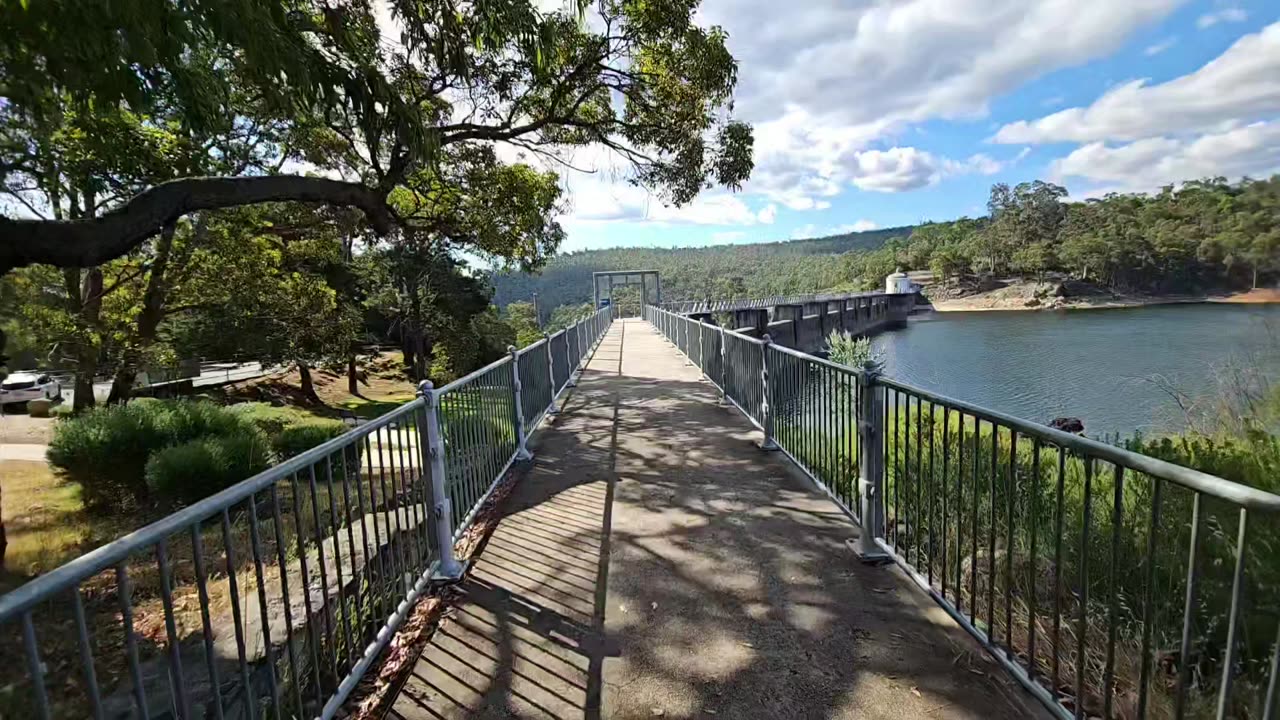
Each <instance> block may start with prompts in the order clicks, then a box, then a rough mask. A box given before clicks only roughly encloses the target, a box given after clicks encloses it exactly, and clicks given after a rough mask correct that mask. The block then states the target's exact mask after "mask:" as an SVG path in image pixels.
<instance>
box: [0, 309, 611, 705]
mask: <svg viewBox="0 0 1280 720" xmlns="http://www.w3.org/2000/svg"><path fill="white" fill-rule="evenodd" d="M612 319H613V313H612V310H611V309H608V308H603V309H600V310H598V311H596V312H594V313H592V314H591V315H589V316H588V317H586V318H583V319H582V320H581V321H579V322H578V323H576V324H574V325H572V326H570V327H568V328H565V329H563V330H561V331H559V332H557V333H556V334H554V335H553V336H551V338H541V339H539V340H538V341H536V342H534V343H531V344H530V345H529V346H528V347H526V348H524V350H523V351H516V350H515V349H514V348H510V349H509V351H508V353H507V354H506V355H504V356H503V357H502V358H500V359H498V360H495V361H494V362H491V363H489V364H487V365H486V366H484V367H483V368H480V369H478V370H476V371H474V372H471V373H468V374H467V375H465V376H463V377H461V378H458V379H457V380H454V381H453V382H450V383H448V384H446V385H444V386H443V387H441V388H438V389H436V388H433V387H432V385H431V383H430V382H424V383H423V384H422V385H421V386H420V388H419V395H418V397H417V398H415V399H413V400H411V401H410V402H408V403H405V404H404V405H401V406H400V407H397V408H395V409H393V410H391V411H390V412H388V413H386V414H384V415H382V416H381V417H378V418H376V419H374V420H372V421H370V422H367V423H365V424H364V425H361V426H358V427H356V428H354V429H352V430H349V431H347V432H344V433H343V434H342V435H341V436H339V437H337V438H334V439H332V440H329V441H327V442H325V443H323V444H321V445H319V446H317V447H314V448H311V449H309V450H307V451H305V452H302V453H299V454H298V455H297V456H295V457H292V458H290V459H288V460H286V461H284V462H282V463H280V464H278V465H275V466H274V467H271V468H268V469H267V470H265V471H263V472H261V473H257V474H255V475H253V476H252V477H249V478H247V479H245V480H242V481H240V482H238V483H236V484H234V485H232V486H231V487H227V488H225V489H223V490H221V491H219V492H216V493H214V494H213V495H210V496H209V497H206V498H203V499H200V500H198V501H196V502H194V503H193V504H192V505H190V506H188V507H185V508H182V509H180V510H177V511H176V512H173V513H171V514H169V515H167V516H165V517H163V518H161V519H159V520H156V521H155V522H152V523H149V524H147V525H146V526H144V527H142V528H139V529H137V530H135V531H133V532H130V533H128V534H126V535H124V536H122V537H120V538H117V539H116V540H113V541H111V542H109V543H107V544H105V545H103V546H101V547H98V548H96V549H94V550H91V551H89V552H88V553H85V554H84V555H82V556H80V557H78V558H75V559H73V560H71V561H69V562H67V563H65V564H63V565H61V566H60V567H57V568H55V569H53V570H51V571H49V572H47V573H44V574H43V575H41V576H40V577H37V578H34V579H32V580H31V581H30V582H28V583H26V584H24V585H22V586H21V587H19V588H17V589H15V590H13V591H12V592H9V593H6V594H5V595H3V596H0V625H7V624H8V623H14V624H15V625H18V626H20V628H21V635H22V637H23V643H22V648H21V649H20V651H19V652H21V653H22V654H23V655H24V656H25V659H26V663H25V666H23V665H21V664H19V665H17V666H15V667H13V668H11V669H6V672H7V673H8V674H5V675H3V677H0V683H4V684H6V685H8V686H9V687H11V688H17V690H16V691H15V692H16V693H17V695H16V696H15V700H17V701H21V700H23V699H24V698H29V699H30V701H31V704H30V706H19V707H22V708H23V709H24V710H29V712H28V713H27V714H25V715H24V716H31V717H38V718H49V717H51V715H52V714H53V712H52V711H53V709H54V705H55V704H57V705H58V714H59V715H65V714H68V713H70V714H72V715H76V716H81V715H86V716H87V715H94V716H97V715H101V714H102V713H103V707H104V698H105V700H106V701H107V703H108V704H112V703H115V702H130V701H131V702H132V703H133V705H134V710H135V712H136V713H138V714H141V715H147V714H148V713H149V712H150V713H151V714H154V713H155V712H158V710H156V709H155V708H158V707H159V706H160V705H161V704H163V705H165V706H166V707H173V708H175V709H176V711H177V712H178V713H179V714H180V715H182V716H183V717H206V716H215V715H216V716H219V717H221V716H222V715H223V714H224V712H223V706H224V705H228V704H232V703H234V704H236V705H239V704H240V703H241V702H242V701H243V703H244V705H245V708H244V710H245V711H246V712H248V713H253V712H254V710H253V708H254V707H255V706H259V705H261V704H262V703H263V702H266V703H268V704H269V707H266V708H263V709H262V710H261V711H262V712H265V713H267V714H270V715H272V716H280V717H283V716H286V715H290V716H292V715H297V714H307V715H311V714H313V713H314V712H315V711H314V710H313V709H308V708H309V705H308V703H309V702H310V701H309V700H308V702H307V703H304V702H303V701H302V695H304V694H305V695H306V696H307V697H308V698H310V697H311V696H312V694H313V693H314V694H315V696H316V697H317V698H318V699H319V700H321V702H322V703H323V707H322V708H321V709H320V717H321V718H322V719H324V720H328V719H330V718H332V717H334V716H335V715H336V714H337V713H338V712H339V710H340V708H341V705H342V703H343V702H344V701H345V699H346V697H347V696H348V695H349V694H350V693H351V692H352V690H353V689H354V688H355V686H356V684H357V683H358V682H359V680H360V677H361V676H362V675H363V674H364V673H365V672H366V671H367V670H368V669H369V668H370V667H372V666H373V664H374V662H375V661H376V659H377V657H378V655H379V653H381V652H382V650H383V649H384V648H385V647H386V645H387V643H388V642H389V641H390V639H391V637H392V636H393V635H394V633H395V632H396V631H397V629H398V628H399V626H400V624H401V623H402V622H403V621H404V619H405V618H406V617H407V616H408V613H409V611H410V608H411V606H412V604H413V603H414V601H415V600H416V599H417V598H418V597H419V596H421V595H422V594H423V593H425V592H426V591H427V589H428V587H429V586H430V585H431V584H432V583H439V582H452V581H456V580H458V579H459V578H460V577H461V575H462V572H463V568H464V566H463V564H462V563H460V562H459V561H458V559H457V558H456V557H454V543H455V541H456V540H457V539H458V537H459V536H460V534H461V533H462V532H463V531H464V530H465V529H466V527H467V525H468V524H469V523H470V522H472V520H473V519H474V518H475V517H477V516H478V513H479V511H480V509H481V508H482V507H483V506H484V504H485V502H486V500H487V499H488V498H490V497H491V496H492V495H493V493H494V491H495V489H496V488H497V487H498V486H499V484H500V482H501V481H502V479H503V477H504V476H505V475H506V471H507V469H508V468H510V467H511V465H512V464H513V463H514V462H516V461H518V460H527V459H529V458H530V457H531V455H530V453H529V451H528V449H527V445H526V443H527V440H528V436H529V435H530V434H531V433H532V432H534V431H535V430H536V429H537V424H538V423H540V422H541V419H542V418H544V417H546V416H547V415H549V414H551V413H554V412H555V408H556V399H557V398H558V397H560V396H561V395H562V394H563V393H565V392H566V391H567V389H568V388H569V387H572V386H573V378H574V376H575V375H576V373H577V372H578V371H579V370H581V369H582V368H583V367H584V366H585V361H586V359H587V357H588V356H589V355H590V353H591V352H593V351H594V350H595V348H596V347H597V346H598V345H599V342H600V341H601V339H602V338H603V337H604V335H605V333H606V332H607V330H608V328H609V325H610V323H611V322H612ZM538 350H541V351H542V352H537V351H538ZM526 385H527V387H526ZM522 388H523V389H522ZM322 488H323V492H321V489H322ZM290 502H291V503H292V507H289V503H290ZM304 506H308V507H306V508H305V510H306V511H305V512H303V507H304ZM324 506H327V507H324ZM219 516H221V525H220V526H219V523H218V522H216V520H215V519H216V518H218V517H219ZM209 520H215V522H208V521H209ZM233 528H234V529H233ZM371 529H372V533H370V530H371ZM219 530H221V535H218V532H219ZM455 530H456V531H455ZM246 533H247V534H248V536H249V537H248V538H246V537H245V535H246ZM245 542H250V543H251V544H250V545H249V547H248V548H246V547H245V546H244V544H243V543H245ZM180 547H181V548H182V549H181V550H180V551H181V552H186V550H187V549H189V550H190V552H191V561H190V562H191V563H192V566H191V567H190V570H194V578H193V577H192V576H191V575H189V574H187V572H186V571H184V575H183V577H182V579H181V580H179V579H178V578H177V577H175V575H174V572H173V569H174V568H175V567H176V566H177V563H176V562H175V559H177V557H176V556H174V555H171V553H172V552H174V551H179V548H180ZM206 550H207V551H208V552H206ZM273 551H274V552H273ZM273 555H274V557H273ZM149 564H152V565H149ZM137 566H143V568H144V572H141V573H139V572H137V571H135V570H134V568H135V567H137ZM111 569H114V570H115V574H116V577H115V580H116V584H115V587H116V588H117V590H116V591H115V596H116V597H115V603H118V605H119V607H118V608H115V609H114V613H115V614H113V613H112V611H111V610H108V609H107V608H105V607H104V606H103V605H102V603H100V602H98V603H94V604H92V605H91V604H90V603H89V602H88V601H87V600H85V599H84V598H82V595H83V594H84V593H85V588H86V584H87V583H89V582H91V581H92V580H93V578H94V577H95V576H97V575H99V574H100V573H102V572H104V571H109V570H111ZM157 571H158V572H157ZM131 573H135V576H136V577H138V578H142V577H146V578H147V580H146V582H147V583H148V586H147V595H148V596H150V595H151V593H155V594H157V595H159V596H160V598H161V601H162V602H163V610H164V628H163V632H164V640H163V641H161V640H159V639H157V640H156V644H157V646H159V647H161V648H163V649H164V653H163V654H165V655H167V656H168V657H167V661H165V660H164V659H163V658H157V660H160V661H164V662H165V666H166V669H167V671H168V675H169V678H170V682H169V683H168V684H167V691H168V696H167V697H161V694H162V693H164V692H165V691H166V688H165V687H154V688H153V687H150V686H148V685H145V684H144V683H142V682H140V680H139V678H141V677H142V676H143V674H144V672H146V673H149V672H151V670H150V669H147V670H145V671H144V670H143V658H142V657H141V656H140V654H139V652H138V643H137V638H136V634H137V632H138V631H137V630H136V629H135V628H134V625H133V612H134V604H135V602H136V600H135V597H134V592H133V591H132V589H131V588H132V586H133V583H132V582H131V580H130V574H131ZM267 578H270V582H268V580H267ZM317 580H318V582H317ZM331 580H332V582H330V581H331ZM192 584H195V585H196V588H194V589H193V588H192V587H191V585H192ZM152 585H158V586H159V587H152ZM215 585H216V586H218V587H222V588H225V589H226V591H227V592H228V593H229V594H230V600H231V602H230V604H229V606H226V607H223V606H213V605H211V601H210V597H211V593H210V592H209V589H210V587H213V586H215ZM241 589H242V590H243V592H241ZM179 592H181V593H183V595H184V596H186V595H188V594H190V595H195V596H196V597H197V599H198V601H199V610H200V620H199V622H198V623H196V624H194V625H192V624H189V623H186V622H182V623H180V622H178V618H177V616H176V612H177V610H176V609H175V608H178V609H180V608H179V605H180V604H178V603H175V602H174V600H175V597H176V596H177V594H178V593H179ZM299 595H301V596H302V597H301V598H299V597H298V596H299ZM255 596H256V597H255ZM55 599H56V600H65V601H69V602H60V603H50V602H48V601H50V600H55ZM106 599H108V600H110V595H107V597H106ZM255 599H256V601H257V603H256V604H257V608H252V605H253V603H254V600H255ZM242 601H243V602H242ZM299 601H301V602H302V604H303V605H305V607H302V606H299ZM243 604H247V605H248V606H249V608H251V609H242V605H243ZM271 606H275V607H278V608H279V610H281V611H282V612H283V615H284V617H283V618H280V617H278V616H275V615H274V613H273V612H272V610H271V609H270V608H271ZM46 610H48V611H49V612H52V613H55V614H58V613H70V612H71V611H72V610H74V611H75V617H74V618H72V621H73V622H72V623H71V629H72V633H73V636H75V637H77V638H78V641H79V649H80V653H79V659H80V662H79V663H77V662H76V661H75V658H74V657H73V656H74V655H75V648H74V647H70V646H67V645H65V644H60V645H58V646H56V647H52V648H50V647H49V646H47V645H46V646H45V647H44V648H42V646H41V641H42V640H45V641H46V642H47V638H43V637H42V636H43V635H46V634H53V633H55V632H56V633H61V632H63V629H62V628H63V627H64V625H66V623H64V622H62V620H63V618H61V617H58V618H51V620H54V621H58V623H57V625H56V628H57V629H56V630H54V629H52V626H50V625H49V624H46V623H45V622H44V621H43V620H42V621H41V622H40V623H37V622H36V620H35V618H37V617H39V618H44V616H45V612H46ZM87 611H88V612H87ZM89 612H92V613H93V616H92V618H87V617H86V615H88V614H89ZM246 612H248V613H250V615H249V616H248V618H252V617H254V616H256V617H258V618H260V619H259V620H258V621H256V622H253V621H251V620H250V619H248V618H246V617H243V616H244V613H246ZM227 613H230V614H231V617H230V618H228V617H225V616H226V614H227ZM299 616H301V617H302V619H301V622H295V620H296V619H298V617H299ZM112 618H114V620H113V619H112ZM317 618H324V620H323V622H322V623H321V622H320V621H319V620H317ZM90 619H91V620H92V622H93V623H94V625H93V626H94V627H95V629H96V628H97V627H98V626H100V625H101V624H102V623H106V624H107V625H110V626H111V627H112V628H115V629H116V630H118V631H121V632H122V633H123V635H124V637H125V640H126V642H125V646H124V647H123V648H104V647H95V646H94V643H93V640H92V639H91V638H90V635H89V632H88V627H90V625H89V624H88V623H87V622H86V621H87V620H90ZM321 625H323V626H321ZM13 629H14V627H13V626H9V630H13ZM304 629H305V632H306V633H307V635H308V640H309V641H308V642H306V643H297V642H295V639H296V638H295V635H296V634H297V633H299V632H302V631H304ZM232 632H234V633H235V641H236V646H237V648H238V649H239V657H238V659H239V674H238V676H236V673H235V670H234V668H233V667H230V666H226V667H223V666H224V665H225V664H224V663H223V662H222V661H221V660H220V659H219V658H218V657H216V656H215V650H214V645H215V637H222V636H223V634H227V635H229V634H230V633H232ZM249 633H254V634H258V636H257V637H252V636H248V637H247V635H248V634H249ZM200 636H203V640H204V643H203V646H202V645H201V644H200V643H199V642H197V641H196V639H197V638H198V637H200ZM317 636H322V639H321V640H317ZM225 639H226V638H224V640H225ZM187 640H191V642H187ZM201 649H203V651H204V652H203V654H202V655H201V654H200V650H201ZM46 650H47V651H48V653H49V657H48V658H47V659H46V658H43V657H42V656H41V655H42V653H43V652H45V651H46ZM95 654H98V655H99V658H98V659H97V661H101V660H102V659H103V658H109V659H110V660H111V661H113V662H115V663H116V664H119V665H123V664H125V663H127V664H128V673H127V674H123V675H121V676H123V677H126V678H127V679H126V680H124V681H121V680H118V677H117V675H116V674H115V673H112V675H110V676H103V677H109V683H110V684H109V685H108V686H105V687H104V686H101V685H100V684H99V675H98V674H97V673H96V672H95V669H94V667H95V658H94V655H95ZM308 654H309V655H310V658H308V657H306V656H307V655H308ZM339 655H342V657H341V658H340V657H339ZM184 656H185V657H184ZM298 656H302V657H301V658H300V657H298ZM234 659H235V658H233V660H234ZM146 662H148V663H150V662H152V660H151V658H149V657H148V658H146ZM285 663H287V666H286V665H285ZM193 665H203V670H207V672H208V674H209V679H210V682H209V683H208V684H207V686H205V685H201V686H199V687H194V686H191V684H190V683H188V682H187V679H186V678H187V677H188V676H187V675H186V671H187V670H191V671H193V672H195V671H194V670H193V669H192V666H193ZM231 665H234V663H231ZM325 665H329V666H330V668H329V670H328V672H327V673H326V675H325V676H324V677H322V676H321V675H320V674H319V673H320V672H322V671H323V668H322V666H325ZM251 666H252V667H253V670H252V671H250V667H251ZM220 668H221V669H220ZM300 668H301V670H302V672H299V669H300ZM23 669H25V671H26V679H27V680H29V683H28V684H27V685H26V686H25V687H24V686H23V685H22V683H20V682H17V683H10V682H9V681H10V680H11V679H16V678H11V677H10V675H11V674H14V673H19V672H21V671H22V670H23ZM260 669H262V670H265V672H261V673H260V672H259V670H260ZM308 669H314V670H316V671H317V672H315V673H314V674H313V673H310V672H308ZM344 672H345V673H346V674H345V675H344V674H343V673H344ZM219 673H228V675H227V676H226V677H223V678H222V680H220V679H219ZM46 676H48V678H49V679H48V680H46ZM223 680H225V681H226V683H230V685H231V686H234V688H235V689H234V690H230V691H225V692H227V696H226V697H223V693H222V692H218V689H219V688H225V687H228V685H227V684H226V683H223V682H222V681H223ZM264 680H265V681H266V683H267V684H268V685H269V687H266V688H264V687H263V686H262V684H263V681H264ZM286 681H288V682H286ZM70 684H77V685H78V686H79V687H81V688H83V689H84V693H83V694H82V695H80V694H74V695H75V697H76V699H68V698H67V697H64V695H65V694H61V693H60V694H54V695H53V700H52V701H51V699H50V697H51V696H50V689H52V688H59V689H60V688H62V687H64V685H70ZM268 691H269V695H268ZM11 694H12V693H11ZM66 703H71V705H70V706H66ZM80 704H87V705H88V706H90V707H91V708H92V710H93V712H92V713H91V712H89V708H88V707H83V706H78V705H80ZM215 710H216V712H214V711H215ZM112 712H115V711H114V710H113V711H112Z"/></svg>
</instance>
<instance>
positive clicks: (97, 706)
mask: <svg viewBox="0 0 1280 720" xmlns="http://www.w3.org/2000/svg"><path fill="white" fill-rule="evenodd" d="M198 559H199V556H197V560H198ZM197 567H199V565H198V563H197ZM201 587H202V588H203V587H204V586H203V585H201ZM71 607H72V610H73V611H74V613H75V621H76V638H77V641H78V644H79V646H80V667H81V671H82V672H83V673H84V683H85V688H86V691H87V692H88V693H89V703H90V704H91V705H92V706H93V717H94V720H102V718H103V714H102V692H101V690H100V689H99V687H98V673H97V670H96V669H95V668H94V665H93V647H92V645H91V642H90V640H89V625H88V623H86V622H85V617H84V601H83V600H82V599H81V598H80V586H79V585H77V586H75V587H73V588H72V589H71ZM204 607H205V608H206V609H205V632H206V635H205V637H206V639H207V638H208V627H209V620H208V610H207V608H208V605H207V604H205V606H204ZM205 649H206V651H207V652H209V653H212V645H211V644H210V645H206V647H205ZM209 657H210V662H212V655H211V654H210V656H209ZM209 677H211V678H214V687H217V677H218V676H217V674H216V673H215V672H213V671H212V670H210V673H209ZM217 708H218V716H217V717H218V720H221V719H222V700H221V699H219V700H218V702H217Z"/></svg>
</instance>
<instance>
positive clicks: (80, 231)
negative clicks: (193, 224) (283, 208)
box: [0, 175, 393, 274]
mask: <svg viewBox="0 0 1280 720" xmlns="http://www.w3.org/2000/svg"><path fill="white" fill-rule="evenodd" d="M285 201H292V202H315V203H325V204H328V205H342V206H349V207H355V208H359V209H360V210H362V211H364V214H365V215H366V216H367V217H368V219H369V224H370V225H371V226H372V227H373V229H374V231H375V232H377V233H378V234H380V235H384V234H386V233H388V232H390V231H391V226H392V224H393V215H392V212H391V209H390V208H389V207H388V206H387V203H386V196H385V195H384V194H383V193H381V192H379V191H378V190H375V189H374V188H371V187H368V186H366V185H362V184H360V183H349V182H341V181H338V180H329V179H327V178H317V177H303V176H299V175H275V176H265V177H207V178H183V179H180V180H172V181H170V182H166V183H161V184H159V185H156V186H155V187H152V188H151V189H149V190H146V191H145V192H143V193H141V194H139V195H137V196H136V197H134V198H133V199H132V200H130V201H129V202H128V203H127V204H125V205H123V206H121V207H119V208H117V209H115V210H112V211H111V212H108V213H104V214H103V215H101V216H99V217H95V218H89V219H82V220H11V219H7V218H0V274H3V273H5V272H8V271H9V270H12V269H14V268H18V267H24V266H26V265H31V264H33V263H45V264H48V265H55V266H58V267H90V266H93V265H100V264H102V263H104V262H106V261H108V260H112V259H114V258H117V257H120V256H121V255H124V254H125V253H127V252H129V251H130V250H132V249H133V248H135V247H137V246H138V245H140V244H141V243H142V242H143V241H145V240H147V239H148V238H150V237H152V236H154V235H156V234H157V233H159V232H160V230H161V228H163V227H164V226H165V225H167V224H169V223H172V222H175V221H177V220H178V219H179V218H181V217H182V216H183V215H186V214H187V213H191V212H195V211H197V210H215V209H219V208H229V207H238V206H241V205H253V204H257V203H264V202H285Z"/></svg>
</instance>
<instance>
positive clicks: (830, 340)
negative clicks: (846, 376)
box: [827, 330, 880, 369]
mask: <svg viewBox="0 0 1280 720" xmlns="http://www.w3.org/2000/svg"><path fill="white" fill-rule="evenodd" d="M827 354H828V356H829V357H830V358H831V362H834V363H839V364H841V365H847V366H849V367H853V368H859V369H860V368H861V367H862V366H863V365H864V364H866V363H867V362H868V361H870V362H875V363H879V362H880V358H879V356H878V355H877V354H876V353H874V352H872V350H871V340H870V339H868V338H865V337H860V338H855V337H854V336H853V335H851V334H849V333H847V332H841V331H839V330H832V331H831V334H830V335H828V336H827Z"/></svg>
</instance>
